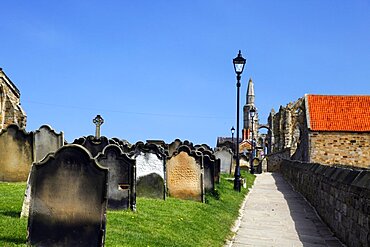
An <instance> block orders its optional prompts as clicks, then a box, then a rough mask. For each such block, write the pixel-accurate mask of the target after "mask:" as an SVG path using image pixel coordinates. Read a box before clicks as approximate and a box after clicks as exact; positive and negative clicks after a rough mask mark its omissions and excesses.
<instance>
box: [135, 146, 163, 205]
mask: <svg viewBox="0 0 370 247" xmlns="http://www.w3.org/2000/svg"><path fill="white" fill-rule="evenodd" d="M134 156H135V159H136V167H137V173H136V192H137V196H138V197H148V198H158V199H165V197H166V182H165V181H166V180H165V162H166V155H165V154H164V150H163V148H161V147H159V146H158V145H156V144H153V143H146V144H145V145H144V143H140V144H139V145H138V144H137V145H136V150H135V155H134Z"/></svg>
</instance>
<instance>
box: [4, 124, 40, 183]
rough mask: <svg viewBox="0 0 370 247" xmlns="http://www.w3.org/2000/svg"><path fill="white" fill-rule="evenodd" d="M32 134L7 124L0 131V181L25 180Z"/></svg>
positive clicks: (29, 163) (30, 154)
mask: <svg viewBox="0 0 370 247" xmlns="http://www.w3.org/2000/svg"><path fill="white" fill-rule="evenodd" d="M32 142H33V134H32V132H31V133H27V132H26V131H25V130H24V129H20V128H19V127H18V125H9V126H8V127H7V128H6V129H3V130H2V131H1V132H0V181H4V182H24V181H27V177H28V174H29V172H30V169H31V165H32V161H33V155H32Z"/></svg>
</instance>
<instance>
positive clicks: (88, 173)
mask: <svg viewBox="0 0 370 247" xmlns="http://www.w3.org/2000/svg"><path fill="white" fill-rule="evenodd" d="M30 181H31V203H30V215H29V218H28V243H29V244H30V245H32V246H103V245H104V236H105V224H106V206H107V200H106V194H107V183H108V169H106V168H103V167H101V166H100V165H99V164H98V163H97V162H96V160H95V159H94V158H92V156H91V155H90V153H89V152H88V150H86V149H85V148H83V147H81V146H79V145H66V146H64V147H62V148H60V149H59V150H58V151H57V152H56V153H55V154H51V155H48V156H47V158H46V159H45V160H43V161H42V162H40V163H35V164H34V165H33V166H32V171H31V177H30Z"/></svg>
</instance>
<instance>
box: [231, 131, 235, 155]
mask: <svg viewBox="0 0 370 247" xmlns="http://www.w3.org/2000/svg"><path fill="white" fill-rule="evenodd" d="M234 133H235V128H234V126H233V127H231V143H232V145H231V150H232V151H233V153H234V152H235V145H234Z"/></svg>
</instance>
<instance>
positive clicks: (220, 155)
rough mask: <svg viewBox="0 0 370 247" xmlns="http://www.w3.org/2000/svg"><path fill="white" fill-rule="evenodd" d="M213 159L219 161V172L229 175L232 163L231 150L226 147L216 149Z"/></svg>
mask: <svg viewBox="0 0 370 247" xmlns="http://www.w3.org/2000/svg"><path fill="white" fill-rule="evenodd" d="M215 157H216V159H220V160H221V172H222V173H229V174H231V173H232V162H233V152H232V151H231V149H230V148H228V147H220V148H216V149H215Z"/></svg>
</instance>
